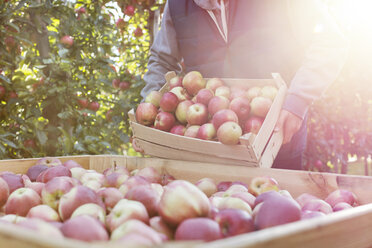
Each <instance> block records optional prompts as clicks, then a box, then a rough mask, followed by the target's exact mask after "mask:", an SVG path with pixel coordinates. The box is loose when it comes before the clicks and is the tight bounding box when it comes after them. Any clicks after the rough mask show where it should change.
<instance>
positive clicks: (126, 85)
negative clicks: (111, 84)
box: [97, 81, 130, 110]
mask: <svg viewBox="0 0 372 248" xmlns="http://www.w3.org/2000/svg"><path fill="white" fill-rule="evenodd" d="M129 88H130V83H129V82H127V81H124V82H120V83H119V89H120V90H121V91H125V90H127V89H129ZM97 110H98V109H97Z"/></svg>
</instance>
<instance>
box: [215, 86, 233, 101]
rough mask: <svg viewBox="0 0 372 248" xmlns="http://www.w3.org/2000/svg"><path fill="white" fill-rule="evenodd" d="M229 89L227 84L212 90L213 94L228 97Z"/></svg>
mask: <svg viewBox="0 0 372 248" xmlns="http://www.w3.org/2000/svg"><path fill="white" fill-rule="evenodd" d="M230 94H231V90H230V88H229V87H228V86H220V87H218V88H217V89H216V91H215V92H214V95H215V96H223V97H226V98H227V99H230Z"/></svg>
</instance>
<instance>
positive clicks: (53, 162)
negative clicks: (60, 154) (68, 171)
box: [35, 157, 62, 167]
mask: <svg viewBox="0 0 372 248" xmlns="http://www.w3.org/2000/svg"><path fill="white" fill-rule="evenodd" d="M35 164H36V165H46V166H48V167H53V166H58V165H62V162H61V160H59V158H54V157H44V158H41V159H39V160H38V161H36V163H35Z"/></svg>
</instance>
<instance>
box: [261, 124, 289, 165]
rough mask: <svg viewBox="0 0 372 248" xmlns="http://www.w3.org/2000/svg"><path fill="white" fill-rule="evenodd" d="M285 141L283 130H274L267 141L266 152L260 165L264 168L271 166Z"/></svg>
mask: <svg viewBox="0 0 372 248" xmlns="http://www.w3.org/2000/svg"><path fill="white" fill-rule="evenodd" d="M282 143H283V130H279V131H278V132H274V133H273V134H272V136H271V138H270V140H269V142H268V143H267V145H266V147H265V150H264V153H263V154H262V157H261V159H260V162H259V167H262V168H271V166H272V164H273V163H274V160H275V158H276V155H278V152H279V150H280V147H281V146H282Z"/></svg>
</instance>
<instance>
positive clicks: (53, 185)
mask: <svg viewBox="0 0 372 248" xmlns="http://www.w3.org/2000/svg"><path fill="white" fill-rule="evenodd" d="M73 187H74V184H73V182H72V180H71V178H70V177H55V178H53V179H52V180H50V181H49V182H47V183H46V184H45V185H44V188H43V189H42V191H41V199H42V202H43V203H44V204H46V205H48V206H50V207H51V208H53V209H55V210H57V209H58V205H59V201H60V199H61V197H62V196H63V195H64V194H66V193H68V192H69V191H70V190H71V189H72V188H73Z"/></svg>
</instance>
